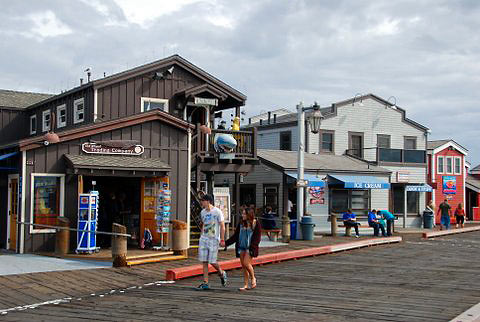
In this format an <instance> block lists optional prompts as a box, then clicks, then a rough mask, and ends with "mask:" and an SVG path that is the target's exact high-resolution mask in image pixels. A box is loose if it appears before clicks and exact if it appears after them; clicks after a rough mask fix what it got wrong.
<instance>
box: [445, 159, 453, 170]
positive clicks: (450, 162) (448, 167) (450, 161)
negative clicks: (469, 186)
mask: <svg viewBox="0 0 480 322" xmlns="http://www.w3.org/2000/svg"><path fill="white" fill-rule="evenodd" d="M445 168H446V169H445V173H446V174H453V157H446V158H445Z"/></svg>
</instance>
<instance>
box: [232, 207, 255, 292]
mask: <svg viewBox="0 0 480 322" xmlns="http://www.w3.org/2000/svg"><path fill="white" fill-rule="evenodd" d="M261 238H262V227H261V225H260V222H259V221H258V220H256V219H255V210H254V209H252V208H247V209H245V210H244V211H243V212H242V220H241V222H240V223H239V224H238V225H237V227H236V228H235V233H234V234H233V236H232V237H230V238H229V239H228V240H227V241H226V242H225V248H227V247H228V246H229V245H232V244H233V243H235V254H236V256H237V257H238V258H240V262H241V263H242V269H243V276H244V284H243V287H241V288H239V290H240V291H245V290H249V289H254V288H255V287H257V279H256V278H255V272H254V270H253V266H252V258H254V257H257V256H258V245H259V244H260V239H261ZM249 280H250V281H251V287H250V288H249V287H248V282H249Z"/></svg>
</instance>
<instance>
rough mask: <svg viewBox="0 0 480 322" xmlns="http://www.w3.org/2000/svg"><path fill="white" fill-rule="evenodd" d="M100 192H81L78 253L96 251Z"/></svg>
mask: <svg viewBox="0 0 480 322" xmlns="http://www.w3.org/2000/svg"><path fill="white" fill-rule="evenodd" d="M97 215H98V192H96V191H91V192H90V193H81V194H80V195H79V196H78V226H77V227H78V230H79V231H77V250H76V253H77V254H78V253H89V254H91V253H94V252H97V251H98V250H99V248H97V239H96V230H97Z"/></svg>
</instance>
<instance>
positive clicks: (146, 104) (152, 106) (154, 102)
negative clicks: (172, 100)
mask: <svg viewBox="0 0 480 322" xmlns="http://www.w3.org/2000/svg"><path fill="white" fill-rule="evenodd" d="M156 109H158V110H161V111H164V112H167V113H168V112H169V108H168V100H167V99H163V98H152V97H141V98H140V112H147V111H151V110H156Z"/></svg>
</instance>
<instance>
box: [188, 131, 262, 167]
mask: <svg viewBox="0 0 480 322" xmlns="http://www.w3.org/2000/svg"><path fill="white" fill-rule="evenodd" d="M217 134H229V135H232V136H233V138H234V139H235V140H236V141H237V146H236V147H235V149H233V151H231V152H228V153H221V152H217V151H216V150H215V137H216V135H217ZM192 154H193V157H194V158H196V157H200V158H202V159H203V158H220V159H221V158H222V156H224V155H228V158H229V159H232V158H233V159H252V160H253V159H257V131H256V128H252V130H249V131H229V130H212V133H211V134H205V133H203V132H201V131H200V125H197V127H196V131H195V134H194V135H193V136H192Z"/></svg>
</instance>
